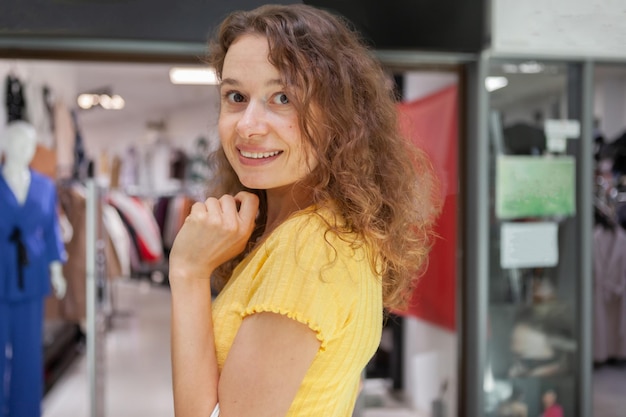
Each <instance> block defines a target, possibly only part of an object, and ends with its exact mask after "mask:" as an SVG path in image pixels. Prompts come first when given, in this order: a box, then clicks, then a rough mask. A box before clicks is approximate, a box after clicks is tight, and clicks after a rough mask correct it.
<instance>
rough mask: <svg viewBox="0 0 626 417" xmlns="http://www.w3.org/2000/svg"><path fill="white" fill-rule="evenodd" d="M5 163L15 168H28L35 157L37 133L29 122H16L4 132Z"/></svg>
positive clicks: (9, 125) (10, 124)
mask: <svg viewBox="0 0 626 417" xmlns="http://www.w3.org/2000/svg"><path fill="white" fill-rule="evenodd" d="M3 136H4V140H3V142H4V163H5V165H7V166H11V167H14V168H20V167H23V168H26V167H28V165H29V164H30V162H31V161H32V160H33V157H34V156H35V150H36V149H37V132H36V130H35V128H34V127H33V126H32V125H31V124H30V123H27V122H24V121H21V120H19V121H15V122H11V123H9V124H8V125H7V128H6V130H5V131H4V135H3Z"/></svg>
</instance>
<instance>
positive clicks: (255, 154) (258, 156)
mask: <svg viewBox="0 0 626 417" xmlns="http://www.w3.org/2000/svg"><path fill="white" fill-rule="evenodd" d="M239 152H241V155H242V156H244V157H246V158H251V159H262V158H270V157H272V156H276V155H278V154H279V153H280V151H274V152H246V151H239Z"/></svg>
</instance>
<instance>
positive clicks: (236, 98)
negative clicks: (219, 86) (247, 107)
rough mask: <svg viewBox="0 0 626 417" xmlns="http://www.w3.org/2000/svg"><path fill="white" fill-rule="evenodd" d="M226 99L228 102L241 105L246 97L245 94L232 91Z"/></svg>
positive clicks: (227, 94)
mask: <svg viewBox="0 0 626 417" xmlns="http://www.w3.org/2000/svg"><path fill="white" fill-rule="evenodd" d="M226 98H227V99H228V101H232V102H233V103H241V102H243V101H244V100H245V97H244V96H243V94H241V93H238V92H236V91H231V92H229V93H226Z"/></svg>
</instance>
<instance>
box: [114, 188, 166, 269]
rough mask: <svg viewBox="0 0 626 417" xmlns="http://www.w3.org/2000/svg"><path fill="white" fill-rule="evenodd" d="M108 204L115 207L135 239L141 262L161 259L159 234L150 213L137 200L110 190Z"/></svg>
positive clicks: (161, 251) (161, 246) (161, 245)
mask: <svg viewBox="0 0 626 417" xmlns="http://www.w3.org/2000/svg"><path fill="white" fill-rule="evenodd" d="M108 202H109V203H110V204H111V205H112V206H113V207H115V208H116V209H117V210H118V212H119V213H120V216H121V217H122V220H124V222H125V224H126V225H127V226H128V228H129V233H130V235H131V236H132V237H133V238H134V239H135V242H134V243H135V244H136V246H137V250H138V253H139V257H140V258H141V260H142V261H143V262H148V263H155V262H159V261H161V260H162V259H163V244H162V242H161V232H160V231H159V226H158V224H157V222H156V220H155V218H154V214H152V211H151V210H150V209H148V208H147V207H146V206H145V205H144V204H143V203H142V202H141V201H140V200H139V199H137V198H134V197H129V196H127V195H125V194H123V193H121V192H119V191H115V190H111V192H110V193H109V195H108Z"/></svg>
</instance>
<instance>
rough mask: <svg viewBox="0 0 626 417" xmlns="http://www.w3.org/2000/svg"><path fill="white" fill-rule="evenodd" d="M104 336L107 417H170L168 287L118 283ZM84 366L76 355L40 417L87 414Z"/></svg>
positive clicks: (85, 416)
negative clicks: (108, 327) (113, 307)
mask: <svg viewBox="0 0 626 417" xmlns="http://www.w3.org/2000/svg"><path fill="white" fill-rule="evenodd" d="M115 294H117V298H116V314H114V316H113V321H112V328H111V330H110V331H109V332H108V333H107V336H106V353H105V357H106V366H105V402H104V404H105V416H106V417H146V416H151V417H172V416H173V415H174V411H173V410H174V408H173V403H172V390H171V367H170V347H169V344H170V339H169V337H170V330H169V303H170V293H169V290H167V289H165V288H163V287H156V286H151V285H150V284H148V283H147V282H143V283H142V284H141V285H139V283H138V282H137V281H121V282H119V283H118V284H117V286H116V289H115ZM88 386H89V383H88V378H87V364H86V359H85V357H84V356H82V357H80V358H79V359H78V360H77V361H75V362H74V364H73V365H72V366H71V367H70V368H69V369H68V371H67V372H66V373H65V375H64V376H63V377H62V379H61V380H60V381H59V382H57V384H55V386H53V387H52V389H51V390H50V392H49V393H48V395H47V396H46V398H45V399H44V402H43V417H68V416H71V417H88V416H89V415H90V414H89V404H90V402H89V392H88Z"/></svg>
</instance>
